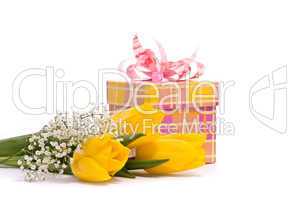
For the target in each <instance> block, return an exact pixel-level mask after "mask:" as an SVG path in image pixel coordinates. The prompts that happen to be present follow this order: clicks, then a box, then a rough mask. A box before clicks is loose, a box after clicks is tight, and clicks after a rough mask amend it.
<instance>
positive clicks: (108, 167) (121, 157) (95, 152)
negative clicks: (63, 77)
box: [71, 134, 130, 182]
mask: <svg viewBox="0 0 299 200" xmlns="http://www.w3.org/2000/svg"><path fill="white" fill-rule="evenodd" d="M129 152H130V149H129V148H127V147H125V146H123V145H122V144H121V143H120V142H119V141H117V140H115V139H113V137H112V136H111V135H108V134H105V135H103V136H92V137H89V138H88V139H87V140H86V141H85V142H84V143H83V144H82V147H81V148H80V149H79V150H77V151H75V152H74V155H73V161H72V163H71V169H72V172H73V174H74V175H75V176H76V177H77V178H79V179H80V180H82V181H88V182H101V181H107V180H110V179H111V176H113V175H114V174H115V173H116V172H118V171H119V170H120V169H121V168H123V166H124V165H125V164H126V162H127V160H128V156H129Z"/></svg>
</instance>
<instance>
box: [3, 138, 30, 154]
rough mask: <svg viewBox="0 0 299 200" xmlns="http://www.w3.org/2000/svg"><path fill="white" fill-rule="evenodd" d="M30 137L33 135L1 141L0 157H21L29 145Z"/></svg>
mask: <svg viewBox="0 0 299 200" xmlns="http://www.w3.org/2000/svg"><path fill="white" fill-rule="evenodd" d="M30 136H31V134H29V135H22V136H18V137H13V138H8V139H3V140H0V157H9V156H14V155H19V154H20V152H21V151H22V149H24V148H25V147H26V146H27V145H28V139H29V137H30Z"/></svg>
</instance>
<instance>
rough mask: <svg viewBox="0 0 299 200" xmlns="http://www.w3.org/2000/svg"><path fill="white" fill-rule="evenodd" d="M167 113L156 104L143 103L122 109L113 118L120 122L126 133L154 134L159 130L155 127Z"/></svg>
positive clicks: (119, 125) (123, 131)
mask: <svg viewBox="0 0 299 200" xmlns="http://www.w3.org/2000/svg"><path fill="white" fill-rule="evenodd" d="M164 116H165V114H164V113H163V112H162V111H161V110H160V109H157V108H154V106H152V105H149V104H143V105H140V106H136V107H132V108H129V109H127V110H124V111H120V112H118V113H116V114H115V115H113V116H112V120H113V121H114V122H115V123H117V124H118V127H121V128H123V129H124V130H122V131H120V132H122V133H124V134H129V135H131V134H136V133H144V134H146V135H147V134H153V133H155V132H157V130H155V127H156V126H157V125H158V124H160V123H161V121H162V119H163V118H164Z"/></svg>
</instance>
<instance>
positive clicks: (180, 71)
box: [126, 35, 204, 83]
mask: <svg viewBox="0 0 299 200" xmlns="http://www.w3.org/2000/svg"><path fill="white" fill-rule="evenodd" d="M157 45H158V48H159V51H160V56H161V59H160V60H158V59H157V57H156V56H155V54H154V52H153V51H152V50H151V49H144V48H143V47H142V45H141V43H140V42H139V38H138V36H137V35H135V36H134V38H133V51H134V54H135V58H136V63H135V64H131V65H129V66H128V67H127V70H126V73H127V75H128V76H129V77H130V78H131V79H132V80H142V81H152V82H154V83H159V82H165V81H181V80H187V79H193V78H198V77H199V76H200V75H202V74H203V67H204V66H203V64H201V63H199V62H197V61H196V60H195V57H196V54H195V53H194V54H193V55H192V57H191V58H184V59H181V60H178V61H176V62H172V61H168V60H167V57H166V53H165V50H164V49H163V47H162V46H161V45H160V43H158V42H157Z"/></svg>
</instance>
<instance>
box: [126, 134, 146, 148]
mask: <svg viewBox="0 0 299 200" xmlns="http://www.w3.org/2000/svg"><path fill="white" fill-rule="evenodd" d="M142 136H145V135H144V134H143V133H136V134H133V135H124V136H121V138H122V141H121V143H122V145H124V146H127V145H128V144H130V143H131V142H133V141H134V140H136V139H138V138H140V137H142Z"/></svg>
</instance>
